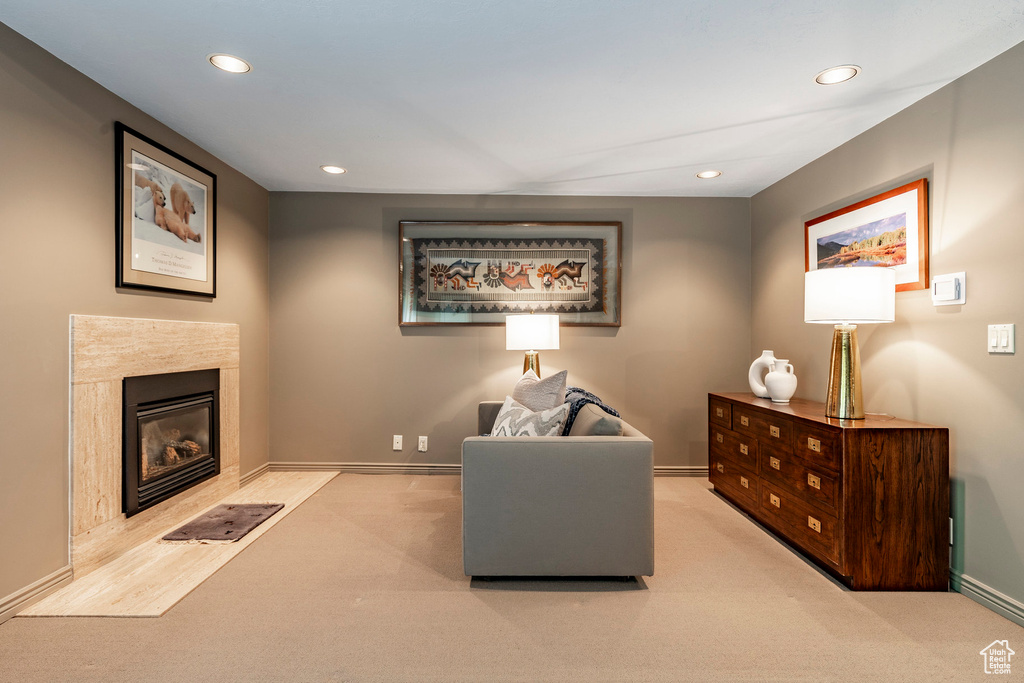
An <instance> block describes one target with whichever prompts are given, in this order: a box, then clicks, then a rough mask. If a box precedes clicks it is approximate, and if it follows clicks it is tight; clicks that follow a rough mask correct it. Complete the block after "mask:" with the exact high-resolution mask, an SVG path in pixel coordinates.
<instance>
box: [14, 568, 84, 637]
mask: <svg viewBox="0 0 1024 683" xmlns="http://www.w3.org/2000/svg"><path fill="white" fill-rule="evenodd" d="M71 576H72V573H71V565H70V564H69V565H67V566H64V567H61V568H60V569H58V570H57V571H55V572H54V573H52V574H50V575H49V576H44V577H43V578H41V579H39V580H38V581H36V582H35V583H32V584H30V585H28V586H25V587H24V588H22V589H21V590H20V591H17V592H16V593H11V594H10V595H8V596H7V597H6V598H3V599H0V624H2V623H4V622H5V621H7V620H8V619H10V618H11V617H13V616H14V615H16V614H17V613H18V612H20V611H21V610H23V609H25V608H26V607H28V606H29V605H31V604H32V603H34V602H39V601H40V600H42V599H43V598H45V597H46V596H47V595H49V594H50V593H53V592H55V591H56V590H58V589H59V588H63V587H64V586H66V585H67V584H69V583H71Z"/></svg>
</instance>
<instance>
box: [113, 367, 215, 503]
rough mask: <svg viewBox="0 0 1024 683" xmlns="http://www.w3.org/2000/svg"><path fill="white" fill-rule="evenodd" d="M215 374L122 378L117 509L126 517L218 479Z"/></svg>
mask: <svg viewBox="0 0 1024 683" xmlns="http://www.w3.org/2000/svg"><path fill="white" fill-rule="evenodd" d="M219 388H220V371H219V370H197V371H194V372H174V373H165V374H161V375H145V376H141V377H125V379H124V386H123V397H124V417H123V435H122V444H123V447H122V452H123V457H124V465H123V467H122V471H123V473H124V485H123V487H122V492H123V494H122V507H123V511H124V512H125V513H126V514H127V516H128V517H131V516H132V515H134V514H137V513H139V512H142V511H143V510H145V509H146V508H149V507H152V506H154V505H156V504H157V503H160V502H161V501H164V500H167V499H168V498H170V497H171V496H174V495H176V494H178V493H181V492H182V491H184V490H186V489H188V488H190V487H192V486H195V485H196V484H198V483H199V482H201V481H205V480H206V479H209V478H210V477H214V476H216V475H217V474H219V473H220V453H219V450H220V449H219V445H220V438H219V423H220V397H219V394H220V391H219Z"/></svg>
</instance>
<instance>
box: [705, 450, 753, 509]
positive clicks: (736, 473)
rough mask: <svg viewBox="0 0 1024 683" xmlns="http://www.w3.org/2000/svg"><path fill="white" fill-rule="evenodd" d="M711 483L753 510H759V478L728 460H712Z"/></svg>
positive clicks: (713, 458) (714, 458)
mask: <svg viewBox="0 0 1024 683" xmlns="http://www.w3.org/2000/svg"><path fill="white" fill-rule="evenodd" d="M710 465H711V477H710V479H711V483H712V484H714V485H715V488H721V489H722V490H723V491H725V492H726V493H728V494H730V495H731V496H732V497H733V498H735V499H736V500H737V501H739V502H744V503H746V504H747V507H749V508H750V509H751V510H753V509H756V508H757V476H756V475H755V474H754V473H753V472H751V471H749V470H747V469H744V468H742V467H739V466H737V465H736V463H734V462H732V461H731V460H729V459H727V458H716V457H712V458H711V463H710Z"/></svg>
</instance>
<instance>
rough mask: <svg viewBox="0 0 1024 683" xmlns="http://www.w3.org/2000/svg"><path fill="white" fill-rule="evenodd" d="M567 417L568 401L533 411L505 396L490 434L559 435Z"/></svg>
mask: <svg viewBox="0 0 1024 683" xmlns="http://www.w3.org/2000/svg"><path fill="white" fill-rule="evenodd" d="M567 417H569V404H568V403H563V404H562V405H560V406H558V407H556V408H551V409H549V410H541V411H538V412H534V411H532V410H530V409H529V408H527V407H526V406H524V405H522V404H521V403H517V402H516V401H515V399H513V398H512V397H511V396H506V397H505V403H504V404H502V406H501V410H499V411H498V417H497V418H495V420H494V427H493V428H491V436H560V435H561V434H562V427H563V426H564V425H565V420H566V418H567Z"/></svg>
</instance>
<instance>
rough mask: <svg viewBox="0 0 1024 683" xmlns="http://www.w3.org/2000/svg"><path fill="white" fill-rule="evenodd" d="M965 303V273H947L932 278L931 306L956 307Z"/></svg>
mask: <svg viewBox="0 0 1024 683" xmlns="http://www.w3.org/2000/svg"><path fill="white" fill-rule="evenodd" d="M965 303H967V273H947V274H946V275H936V276H935V277H933V278H932V305H933V306H957V305H960V304H965Z"/></svg>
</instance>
